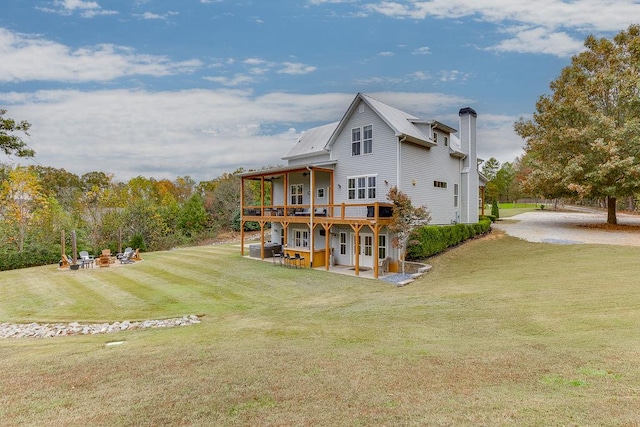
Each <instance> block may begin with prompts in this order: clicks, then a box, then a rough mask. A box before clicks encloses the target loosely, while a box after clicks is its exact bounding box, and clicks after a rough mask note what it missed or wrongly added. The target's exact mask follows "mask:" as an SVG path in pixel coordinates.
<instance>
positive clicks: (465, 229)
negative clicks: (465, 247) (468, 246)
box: [407, 216, 491, 260]
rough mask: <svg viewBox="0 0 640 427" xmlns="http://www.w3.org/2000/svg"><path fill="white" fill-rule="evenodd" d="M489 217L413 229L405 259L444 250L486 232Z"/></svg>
mask: <svg viewBox="0 0 640 427" xmlns="http://www.w3.org/2000/svg"><path fill="white" fill-rule="evenodd" d="M490 229H491V219H490V218H489V217H487V216H484V217H481V218H480V221H478V222H477V223H475V224H455V225H440V226H439V225H426V226H423V227H419V228H417V229H416V230H414V231H413V233H412V234H411V237H410V239H409V242H410V243H409V245H408V247H407V259H408V260H417V259H424V258H428V257H430V256H433V255H436V254H439V253H441V252H444V251H445V250H446V249H447V248H450V247H452V246H456V245H459V244H460V243H462V242H464V241H465V240H468V239H470V238H472V237H475V236H479V235H482V234H486V233H487V232H489V230H490Z"/></svg>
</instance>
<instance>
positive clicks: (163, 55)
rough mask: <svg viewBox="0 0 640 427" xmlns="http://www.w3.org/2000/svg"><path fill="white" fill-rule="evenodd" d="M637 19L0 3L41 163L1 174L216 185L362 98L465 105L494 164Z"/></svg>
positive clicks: (278, 3) (519, 11)
mask: <svg viewBox="0 0 640 427" xmlns="http://www.w3.org/2000/svg"><path fill="white" fill-rule="evenodd" d="M634 19H635V21H634ZM639 21H640V1H632V0H571V1H562V0H536V1H531V0H526V1H521V0H483V1H478V0H428V1H421V0H404V1H401V0H395V1H394V0H389V1H380V0H377V1H368V0H239V1H231V0H29V1H25V0H2V14H0V109H5V110H7V113H6V114H5V117H10V118H13V119H15V120H26V121H28V122H29V123H31V125H32V128H31V130H30V132H29V134H30V135H29V136H27V137H24V140H25V142H27V144H28V145H29V146H30V147H31V148H33V149H35V150H36V157H35V158H34V159H32V160H24V159H19V158H16V157H9V158H0V162H2V163H13V164H39V165H43V166H52V167H55V168H64V169H66V170H67V171H70V172H73V173H76V174H78V175H82V174H84V173H87V172H91V171H102V172H106V173H110V174H113V176H114V178H115V179H116V180H118V181H126V180H128V179H130V178H132V177H136V176H144V177H148V178H151V177H153V178H156V179H164V178H168V179H175V178H176V177H178V176H187V175H188V176H190V177H191V178H193V179H194V180H196V181H203V180H211V179H215V178H216V177H218V176H220V175H222V174H223V173H231V172H234V171H236V170H237V169H238V168H244V169H245V170H248V169H256V168H262V167H265V166H276V165H283V164H284V163H285V162H284V161H283V160H282V159H281V157H282V156H284V155H285V154H286V153H287V152H288V151H289V149H290V148H291V147H292V146H293V144H295V142H296V140H297V138H298V137H299V136H300V135H301V133H302V132H304V131H305V130H306V129H309V128H311V127H314V126H318V125H321V124H326V123H330V122H334V121H337V120H340V119H341V118H342V115H343V114H344V113H345V111H346V110H347V108H348V107H349V104H350V103H351V101H352V100H353V98H354V97H355V95H356V94H357V93H359V92H362V93H366V94H368V95H370V96H372V97H374V98H376V99H378V100H380V101H383V102H385V103H387V104H389V105H392V106H394V107H396V108H399V109H401V110H403V111H406V112H407V113H410V114H413V115H414V116H417V117H419V118H421V119H428V120H437V121H439V122H442V123H445V124H448V125H450V126H452V127H454V128H457V127H458V111H459V110H460V108H463V107H472V108H473V109H474V110H475V111H476V112H477V113H478V155H479V157H481V158H483V159H485V160H486V159H488V158H490V157H495V158H496V159H498V160H499V161H500V162H501V163H504V162H508V161H513V160H514V159H515V158H516V157H517V156H520V155H521V154H522V153H523V150H522V146H523V141H522V140H521V139H520V138H519V137H518V136H517V135H515V133H514V132H513V124H514V122H515V121H517V120H518V119H519V118H520V117H524V118H530V117H531V115H532V114H533V112H534V111H535V103H536V101H537V100H538V98H539V97H540V96H541V95H544V94H547V93H549V83H550V82H551V81H552V80H554V79H555V78H556V77H557V76H558V75H559V73H560V71H561V70H562V68H563V67H565V66H567V65H569V64H570V61H571V56H572V55H574V54H576V53H579V52H580V51H581V50H583V48H584V46H583V42H584V39H585V38H586V37H587V36H588V35H590V34H593V35H595V36H597V37H612V36H614V35H615V34H616V33H618V32H620V31H621V30H625V29H627V28H628V27H629V25H630V24H634V23H638V22H639Z"/></svg>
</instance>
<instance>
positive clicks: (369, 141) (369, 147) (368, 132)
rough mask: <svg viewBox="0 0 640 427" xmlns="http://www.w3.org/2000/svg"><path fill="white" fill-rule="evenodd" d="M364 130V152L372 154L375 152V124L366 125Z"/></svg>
mask: <svg viewBox="0 0 640 427" xmlns="http://www.w3.org/2000/svg"><path fill="white" fill-rule="evenodd" d="M362 130H363V133H364V139H363V142H364V154H371V153H372V152H373V126H371V125H369V126H365V127H364V128H362Z"/></svg>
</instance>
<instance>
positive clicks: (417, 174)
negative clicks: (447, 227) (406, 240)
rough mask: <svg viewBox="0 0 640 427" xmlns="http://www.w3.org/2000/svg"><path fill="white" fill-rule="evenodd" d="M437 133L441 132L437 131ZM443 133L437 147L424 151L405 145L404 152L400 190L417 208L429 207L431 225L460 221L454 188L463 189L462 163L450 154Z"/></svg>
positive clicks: (439, 137) (402, 149) (411, 145)
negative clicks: (445, 185)
mask: <svg viewBox="0 0 640 427" xmlns="http://www.w3.org/2000/svg"><path fill="white" fill-rule="evenodd" d="M436 132H438V131H437V130H436ZM444 136H446V137H447V138H449V135H448V134H443V133H442V132H440V133H439V136H438V145H437V146H436V147H431V148H424V147H420V146H417V145H413V144H409V143H403V144H402V145H401V148H400V152H401V154H400V159H401V160H400V164H401V166H400V169H401V179H400V190H401V191H402V192H404V193H406V194H407V195H408V196H409V197H410V198H411V200H412V203H413V206H416V207H417V206H424V205H426V206H427V209H429V212H430V214H431V224H451V223H452V222H453V221H458V220H459V217H460V200H458V207H457V208H456V207H454V197H453V192H454V184H458V185H460V167H461V166H460V160H459V159H457V158H455V157H452V156H451V155H450V154H449V147H445V146H444ZM434 181H441V182H446V183H447V188H439V187H436V186H434Z"/></svg>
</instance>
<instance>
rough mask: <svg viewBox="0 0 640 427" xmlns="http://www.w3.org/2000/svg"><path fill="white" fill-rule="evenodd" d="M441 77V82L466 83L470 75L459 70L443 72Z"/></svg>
mask: <svg viewBox="0 0 640 427" xmlns="http://www.w3.org/2000/svg"><path fill="white" fill-rule="evenodd" d="M439 76H440V78H439V80H440V81H441V82H455V81H466V80H467V79H468V78H469V73H464V72H462V71H458V70H441V71H440V73H439Z"/></svg>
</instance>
